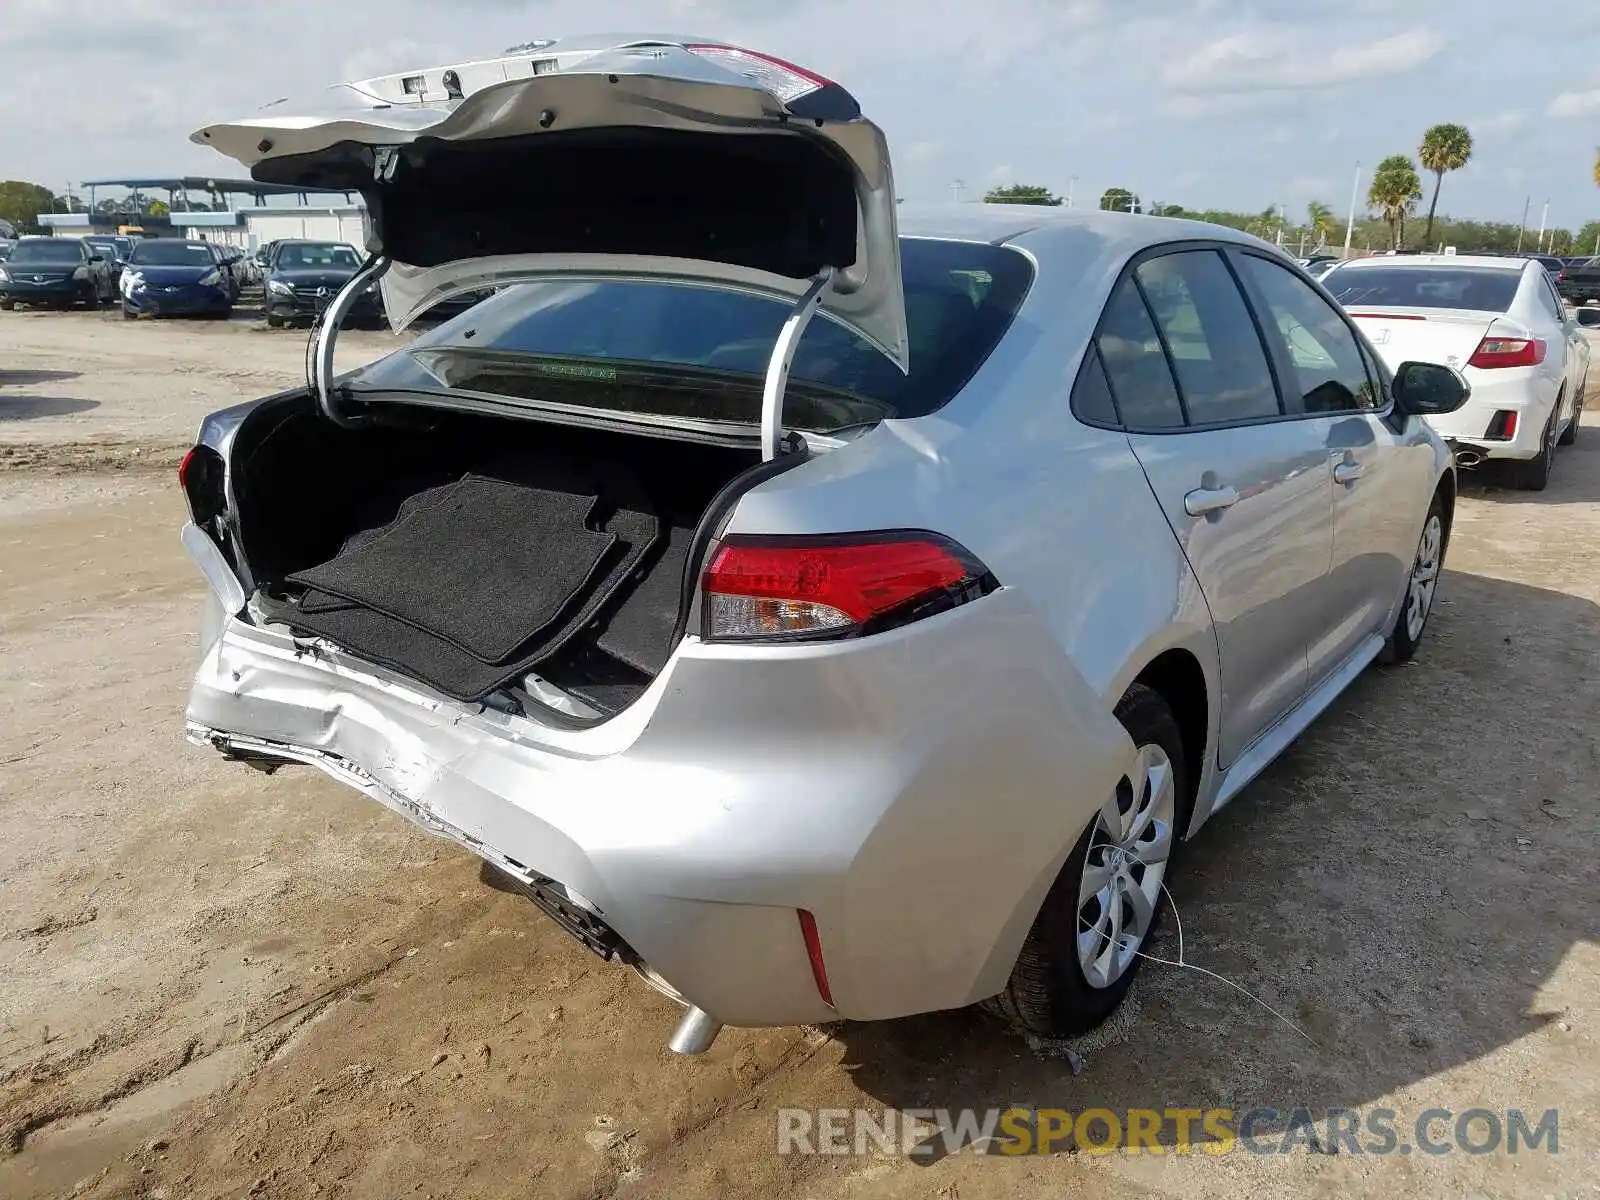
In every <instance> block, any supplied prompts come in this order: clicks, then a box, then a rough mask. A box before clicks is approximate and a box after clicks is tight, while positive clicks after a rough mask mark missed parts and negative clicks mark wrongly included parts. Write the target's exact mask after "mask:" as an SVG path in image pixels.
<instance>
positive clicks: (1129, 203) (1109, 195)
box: [1100, 187, 1144, 213]
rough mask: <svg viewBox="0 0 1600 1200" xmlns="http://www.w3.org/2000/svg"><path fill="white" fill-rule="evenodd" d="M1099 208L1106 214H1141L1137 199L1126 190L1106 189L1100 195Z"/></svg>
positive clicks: (1140, 205) (1142, 208) (1141, 210)
mask: <svg viewBox="0 0 1600 1200" xmlns="http://www.w3.org/2000/svg"><path fill="white" fill-rule="evenodd" d="M1100 207H1101V208H1102V209H1104V210H1105V211H1106V212H1132V213H1136V212H1143V211H1144V206H1143V205H1142V204H1141V203H1140V201H1139V197H1138V196H1136V195H1135V194H1134V193H1133V192H1130V191H1129V190H1128V189H1127V188H1122V187H1113V188H1107V189H1106V190H1105V191H1104V192H1102V193H1100Z"/></svg>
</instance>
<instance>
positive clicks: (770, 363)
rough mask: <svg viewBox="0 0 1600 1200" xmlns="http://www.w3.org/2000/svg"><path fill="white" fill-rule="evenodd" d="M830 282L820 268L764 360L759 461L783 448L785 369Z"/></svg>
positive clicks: (829, 272) (830, 277)
mask: <svg viewBox="0 0 1600 1200" xmlns="http://www.w3.org/2000/svg"><path fill="white" fill-rule="evenodd" d="M832 282H833V268H832V267H824V268H823V269H822V274H820V275H818V276H817V277H816V278H815V279H813V280H812V281H811V286H810V287H808V288H807V289H806V291H805V294H804V295H803V296H801V297H800V299H798V300H796V301H795V304H794V307H793V308H791V309H790V310H789V316H788V317H787V318H786V319H785V320H784V322H783V328H782V329H781V330H779V331H778V341H777V344H776V345H774V346H773V347H772V357H771V358H769V359H768V360H767V379H766V383H765V384H763V385H762V388H761V461H762V462H771V461H772V460H773V459H775V458H777V457H778V454H779V452H780V451H781V450H782V448H783V394H784V392H786V391H787V390H788V388H789V368H790V367H792V366H793V365H794V353H795V351H796V350H798V349H799V348H800V339H801V337H802V336H804V334H805V331H806V326H807V325H809V324H811V318H812V317H814V316H816V313H817V306H818V305H819V304H821V303H822V293H823V292H825V291H827V290H828V285H829V284H831V283H832Z"/></svg>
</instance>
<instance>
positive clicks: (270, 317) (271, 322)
mask: <svg viewBox="0 0 1600 1200" xmlns="http://www.w3.org/2000/svg"><path fill="white" fill-rule="evenodd" d="M267 328H268V329H282V328H283V318H282V317H280V316H277V315H276V314H274V313H268V314H267Z"/></svg>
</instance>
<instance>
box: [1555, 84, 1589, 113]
mask: <svg viewBox="0 0 1600 1200" xmlns="http://www.w3.org/2000/svg"><path fill="white" fill-rule="evenodd" d="M1547 111H1548V112H1549V114H1550V115H1551V116H1552V117H1586V116H1588V115H1589V114H1590V113H1600V88H1596V89H1595V90H1594V91H1592V92H1562V93H1561V94H1560V95H1559V96H1557V97H1556V98H1555V99H1554V100H1552V101H1550V107H1549V109H1548V110H1547Z"/></svg>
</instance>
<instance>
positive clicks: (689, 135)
mask: <svg viewBox="0 0 1600 1200" xmlns="http://www.w3.org/2000/svg"><path fill="white" fill-rule="evenodd" d="M690 45H694V47H695V48H694V49H690V48H688V47H689V46H690ZM561 51H562V44H561V43H556V44H554V45H553V46H552V47H551V48H550V49H549V50H547V51H545V52H543V56H542V59H543V61H544V62H546V63H555V64H557V65H558V69H556V70H554V71H550V72H546V73H538V74H533V73H530V71H536V70H539V69H540V68H539V67H538V66H537V65H532V66H530V61H529V60H528V59H527V58H526V57H525V56H524V57H521V58H507V59H503V60H499V61H497V62H494V63H492V64H469V65H470V66H471V67H472V68H473V69H471V70H469V69H468V68H467V67H465V66H464V67H463V68H462V70H461V71H460V72H456V71H451V72H448V74H450V75H452V76H457V77H458V78H457V80H456V84H455V87H456V90H459V91H463V92H464V93H465V94H463V95H462V96H461V98H459V99H447V100H445V101H443V102H409V103H399V102H395V101H394V100H392V99H390V98H387V97H386V96H385V95H384V93H385V90H386V89H385V88H383V87H381V86H379V84H378V82H377V81H367V82H365V83H363V84H360V85H354V86H347V87H345V88H343V89H341V90H342V99H343V102H344V107H342V108H334V109H326V108H324V109H322V110H321V111H309V112H306V111H288V110H287V109H286V108H283V107H279V106H273V107H269V108H268V109H265V110H263V111H262V112H261V113H260V114H259V115H256V116H253V117H249V118H246V119H244V120H240V121H234V122H230V123H223V124H216V125H210V126H207V127H205V128H203V129H201V130H199V131H198V132H196V133H195V135H194V140H195V141H196V142H198V143H200V144H202V145H208V146H211V147H212V148H214V149H216V150H218V151H220V152H221V153H223V154H226V155H228V156H229V157H232V158H236V159H238V160H239V161H240V162H242V163H244V164H245V165H247V166H249V167H250V168H251V173H252V175H253V176H254V177H255V178H256V179H258V180H261V181H263V182H275V183H289V184H294V185H298V186H303V187H307V188H314V189H327V190H335V191H359V192H360V193H361V194H362V195H363V197H364V198H365V200H366V203H367V208H368V225H369V231H368V245H367V248H368V250H369V251H371V252H372V253H373V254H374V255H378V256H382V257H384V258H386V259H387V260H389V261H390V262H391V264H392V265H391V266H390V268H389V270H388V272H387V273H386V274H385V276H384V277H383V289H384V298H385V305H386V308H387V309H388V311H389V314H390V320H391V323H392V324H394V325H395V327H396V328H402V327H404V326H405V325H406V324H407V323H409V322H410V321H411V320H412V319H413V318H414V317H415V316H416V315H417V314H419V313H420V312H423V311H425V310H426V309H427V308H429V307H430V306H432V305H433V304H436V303H437V302H438V301H439V300H441V299H444V298H447V297H448V296H450V295H455V294H459V293H461V292H465V291H471V290H477V289H482V288H485V287H492V286H497V285H504V284H507V283H513V282H517V281H519V280H534V279H546V278H551V277H553V276H566V277H573V276H580V277H625V278H654V279H663V280H677V281H681V282H685V283H697V284H702V285H710V286H719V287H730V288H734V289H736V290H742V291H748V292H751V293H755V294H761V295H766V296H769V297H771V298H775V299H780V300H787V301H789V302H794V301H796V300H799V299H800V298H801V297H802V296H804V295H805V293H806V291H807V289H808V288H809V287H810V286H811V283H812V281H813V280H815V279H817V278H818V277H821V276H824V275H827V276H828V283H827V286H826V287H825V288H824V289H823V292H822V296H821V299H820V302H819V308H820V310H821V311H822V312H824V313H826V314H827V315H828V316H830V317H832V318H833V319H835V320H837V321H839V322H840V323H842V324H844V325H846V326H847V327H849V328H850V329H852V330H853V331H854V332H856V333H858V334H859V335H860V336H862V337H863V338H864V339H866V340H867V341H868V342H869V343H871V344H873V345H875V346H876V347H877V348H878V349H879V350H880V351H882V352H883V353H884V354H885V355H887V356H888V357H889V358H890V359H891V360H892V361H894V362H895V363H896V364H897V365H899V366H900V367H901V368H902V369H904V368H905V366H906V362H907V345H906V317H905V306H904V299H903V296H902V293H901V279H900V262H899V242H898V235H897V227H896V219H895V195H894V183H893V177H892V171H891V168H890V163H889V154H888V147H887V144H886V143H885V140H884V137H883V134H882V132H881V131H880V130H879V129H878V128H877V126H875V125H873V124H872V123H871V122H870V121H867V120H865V119H864V118H862V117H861V115H860V110H859V106H857V105H856V103H855V101H854V100H853V99H852V98H851V97H849V95H848V93H846V92H844V91H843V89H841V88H839V87H838V86H837V85H836V84H831V83H828V81H825V80H820V79H818V78H817V77H815V76H812V75H810V73H809V72H804V71H801V70H800V69H799V68H790V67H788V65H787V64H780V66H782V67H783V68H785V69H786V70H787V71H788V72H790V74H789V75H788V76H785V77H784V78H785V80H786V81H787V82H786V83H784V84H783V85H778V84H774V83H773V82H772V80H771V79H770V78H767V77H765V76H763V75H762V74H761V72H762V71H763V70H766V69H767V68H768V64H770V63H771V62H775V61H776V60H766V59H760V61H759V62H757V66H756V67H754V68H749V69H743V68H741V66H740V63H741V61H743V60H741V59H739V57H738V56H739V55H741V54H745V53H746V52H743V51H731V52H730V48H726V47H720V46H712V45H704V44H694V43H685V42H684V41H683V40H682V39H678V40H673V39H665V38H663V39H649V40H638V41H634V42H630V43H627V44H621V45H614V46H610V47H607V48H603V49H598V50H592V51H591V50H585V51H584V52H583V53H582V54H574V55H568V56H566V57H565V58H563V56H562V53H561ZM730 53H731V55H732V57H730ZM750 61H756V60H755V59H751V60H750ZM519 74H520V77H518V76H519ZM415 78H425V76H421V77H415ZM496 78H498V79H499V80H500V81H498V82H496V81H494V80H495V79H496ZM796 80H798V81H800V83H801V84H802V85H804V86H805V87H806V88H807V89H808V91H806V92H805V93H804V94H802V95H800V96H798V97H797V96H795V95H794V94H792V92H790V91H788V90H786V89H787V88H788V87H789V86H790V85H792V84H793V83H794V82H795V81H796ZM463 81H467V82H463ZM471 81H482V84H481V86H479V85H478V84H476V83H473V82H471ZM468 87H476V90H471V91H466V90H465V89H466V88H468ZM774 87H776V88H777V90H778V91H779V92H783V93H784V94H785V95H786V96H787V97H788V98H787V99H783V98H780V96H779V94H777V92H775V91H774V90H770V89H772V88H774ZM390 90H392V89H390ZM812 114H815V115H812Z"/></svg>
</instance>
